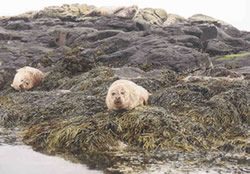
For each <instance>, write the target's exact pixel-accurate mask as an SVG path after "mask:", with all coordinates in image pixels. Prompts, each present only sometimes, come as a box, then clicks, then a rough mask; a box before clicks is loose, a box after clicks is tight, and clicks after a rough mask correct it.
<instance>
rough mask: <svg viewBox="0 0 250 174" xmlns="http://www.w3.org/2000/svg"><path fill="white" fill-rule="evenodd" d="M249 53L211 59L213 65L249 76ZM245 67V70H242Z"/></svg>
mask: <svg viewBox="0 0 250 174" xmlns="http://www.w3.org/2000/svg"><path fill="white" fill-rule="evenodd" d="M249 59H250V53H249V52H243V53H240V54H229V55H225V56H216V57H214V58H213V59H212V61H213V64H214V65H217V66H218V65H219V66H223V67H226V68H228V69H231V70H233V71H237V72H242V73H243V74H249V71H248V67H249V66H250V62H249ZM244 67H245V68H244Z"/></svg>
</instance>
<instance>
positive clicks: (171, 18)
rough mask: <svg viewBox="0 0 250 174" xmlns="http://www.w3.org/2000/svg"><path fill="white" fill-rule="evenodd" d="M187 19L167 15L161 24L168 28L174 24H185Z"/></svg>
mask: <svg viewBox="0 0 250 174" xmlns="http://www.w3.org/2000/svg"><path fill="white" fill-rule="evenodd" d="M186 21H187V19H185V18H184V17H182V16H180V15H177V14H168V17H167V20H166V21H165V22H164V23H163V26H168V25H171V24H176V23H185V22H186Z"/></svg>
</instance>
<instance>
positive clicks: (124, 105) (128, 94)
mask: <svg viewBox="0 0 250 174" xmlns="http://www.w3.org/2000/svg"><path fill="white" fill-rule="evenodd" d="M150 95H151V94H150V93H149V92H148V91H147V90H146V89H144V88H143V87H141V86H138V85H136V84H135V83H134V82H132V81H129V80H117V81H115V82H114V83H113V84H112V85H111V86H110V87H109V90H108V94H107V96H106V105H107V107H108V110H121V109H126V110H131V109H134V108H135V107H136V106H139V105H146V104H147V103H148V98H149V96H150Z"/></svg>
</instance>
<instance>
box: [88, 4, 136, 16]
mask: <svg viewBox="0 0 250 174" xmlns="http://www.w3.org/2000/svg"><path fill="white" fill-rule="evenodd" d="M137 12H138V6H137V5H132V6H129V7H124V6H121V7H99V8H95V9H94V10H92V11H91V12H90V13H89V14H87V16H118V17H122V18H133V17H134V16H135V15H136V14H137Z"/></svg>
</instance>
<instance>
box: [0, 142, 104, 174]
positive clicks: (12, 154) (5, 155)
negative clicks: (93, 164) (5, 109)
mask: <svg viewBox="0 0 250 174" xmlns="http://www.w3.org/2000/svg"><path fill="white" fill-rule="evenodd" d="M102 173H103V172H101V171H96V170H89V169H88V167H87V166H85V165H82V164H75V163H71V162H69V161H66V160H64V159H62V158H59V157H54V156H47V155H43V154H41V153H38V152H35V151H33V150H32V149H31V148H30V147H29V146H25V145H14V146H12V145H7V144H0V174H102Z"/></svg>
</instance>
